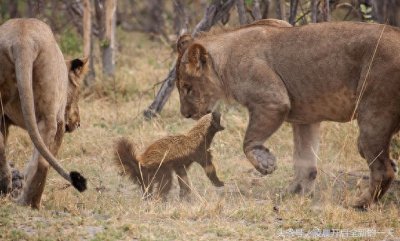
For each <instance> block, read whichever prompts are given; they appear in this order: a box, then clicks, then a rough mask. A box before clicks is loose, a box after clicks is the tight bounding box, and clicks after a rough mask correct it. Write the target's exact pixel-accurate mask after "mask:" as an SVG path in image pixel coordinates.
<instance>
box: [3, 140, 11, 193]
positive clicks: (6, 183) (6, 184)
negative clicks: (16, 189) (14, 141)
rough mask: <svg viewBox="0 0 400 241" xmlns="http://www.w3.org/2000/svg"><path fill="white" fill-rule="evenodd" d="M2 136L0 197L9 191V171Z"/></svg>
mask: <svg viewBox="0 0 400 241" xmlns="http://www.w3.org/2000/svg"><path fill="white" fill-rule="evenodd" d="M4 139H5V138H4V136H3V134H0V195H4V194H7V193H9V192H10V191H11V188H12V181H11V169H10V166H9V165H8V162H7V159H6V152H5V141H4Z"/></svg>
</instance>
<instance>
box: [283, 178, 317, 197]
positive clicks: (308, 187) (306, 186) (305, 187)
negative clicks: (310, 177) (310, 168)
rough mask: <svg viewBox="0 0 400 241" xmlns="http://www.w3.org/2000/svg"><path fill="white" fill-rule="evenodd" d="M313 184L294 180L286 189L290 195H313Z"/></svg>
mask: <svg viewBox="0 0 400 241" xmlns="http://www.w3.org/2000/svg"><path fill="white" fill-rule="evenodd" d="M314 183H315V182H313V181H307V182H304V181H299V180H294V181H293V182H292V183H291V184H290V185H289V187H288V190H287V191H288V192H289V193H291V194H300V195H305V196H306V195H311V196H312V195H313V194H314V189H315V188H314V187H315V184H314Z"/></svg>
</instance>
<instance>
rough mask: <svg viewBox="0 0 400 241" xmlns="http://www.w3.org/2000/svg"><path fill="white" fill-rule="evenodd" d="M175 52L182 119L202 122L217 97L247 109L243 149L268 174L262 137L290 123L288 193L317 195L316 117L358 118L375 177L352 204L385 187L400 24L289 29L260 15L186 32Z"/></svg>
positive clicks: (362, 203) (399, 74)
mask: <svg viewBox="0 0 400 241" xmlns="http://www.w3.org/2000/svg"><path fill="white" fill-rule="evenodd" d="M271 23H273V24H271ZM177 49H178V51H179V55H178V60H177V68H176V75H177V82H176V85H177V88H178V90H179V96H180V103H181V113H182V115H183V116H185V117H187V118H194V119H198V118H200V117H201V116H203V115H204V114H206V113H207V112H208V111H210V110H212V109H213V108H214V106H215V104H216V103H217V102H218V100H220V99H233V100H235V101H237V102H238V103H240V104H242V105H243V106H245V107H246V108H247V109H248V111H249V116H250V118H249V124H248V128H247V131H246V134H245V138H244V143H243V150H244V152H245V154H246V157H247V159H248V160H249V161H250V162H251V163H252V164H253V165H254V167H255V168H256V169H257V170H258V171H259V172H261V173H262V174H270V173H272V172H273V171H274V170H275V169H276V159H275V157H274V155H273V154H272V153H271V152H270V151H269V150H268V149H267V148H266V147H265V146H264V142H265V141H266V140H267V139H268V138H269V137H270V136H271V135H272V134H273V133H274V132H275V131H276V130H277V129H278V128H279V127H280V126H281V124H282V123H283V122H284V121H287V122H290V123H291V124H292V126H293V132H294V153H293V157H294V169H295V178H294V180H293V184H292V185H291V186H290V191H292V192H294V193H309V192H312V190H313V185H314V183H315V179H316V177H317V165H316V160H317V157H316V154H317V153H318V148H319V140H318V139H319V123H320V122H321V121H336V122H347V121H350V120H352V119H357V122H358V125H359V129H360V136H359V141H358V148H359V152H360V154H361V156H362V157H363V158H365V159H366V160H367V162H368V166H369V168H370V171H371V178H370V180H371V182H370V187H369V189H367V190H365V191H364V192H363V194H362V196H361V197H360V198H359V199H358V200H357V201H356V202H355V206H356V207H368V206H369V205H370V204H371V203H372V202H373V201H376V200H377V199H379V198H380V197H382V195H383V194H384V193H385V192H386V191H387V189H388V188H389V186H390V184H391V182H392V181H393V179H394V177H395V171H396V165H395V163H394V162H393V161H392V160H390V159H389V143H390V140H391V137H392V135H393V134H394V133H395V132H397V131H398V129H399V126H400V95H399V93H400V58H399V56H400V30H399V29H398V28H396V27H392V26H385V25H379V24H366V23H354V22H330V23H319V24H310V25H305V26H300V27H289V25H288V24H287V23H284V22H280V21H271V22H268V21H263V22H259V23H257V24H251V25H248V26H245V27H240V28H237V29H233V30H228V31H220V32H217V33H211V34H207V33H205V34H202V35H200V37H198V38H192V37H191V36H188V35H185V36H182V37H181V38H180V39H179V40H178V42H177Z"/></svg>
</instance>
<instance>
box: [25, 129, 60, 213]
mask: <svg viewBox="0 0 400 241" xmlns="http://www.w3.org/2000/svg"><path fill="white" fill-rule="evenodd" d="M38 128H39V132H40V135H41V136H42V138H43V141H44V142H45V144H46V145H47V146H48V147H49V148H50V151H52V152H56V151H57V150H58V147H59V145H60V144H61V142H60V143H55V142H54V141H55V136H56V134H57V122H56V121H40V122H39V123H38ZM48 169H49V163H48V162H47V161H46V160H45V159H44V158H43V157H42V156H41V155H40V154H39V152H38V151H37V150H36V149H35V151H34V153H33V156H32V159H31V161H30V162H29V164H28V166H27V168H26V173H25V181H26V182H25V186H24V189H23V192H22V194H21V196H20V197H19V199H18V203H20V204H22V205H30V206H31V207H32V208H39V207H40V201H41V197H42V193H43V190H44V186H45V184H46V177H47V171H48Z"/></svg>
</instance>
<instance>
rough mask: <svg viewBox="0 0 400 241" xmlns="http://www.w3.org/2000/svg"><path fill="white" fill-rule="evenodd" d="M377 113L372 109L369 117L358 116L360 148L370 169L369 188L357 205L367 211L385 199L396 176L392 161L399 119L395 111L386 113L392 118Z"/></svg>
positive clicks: (365, 115) (360, 114)
mask: <svg viewBox="0 0 400 241" xmlns="http://www.w3.org/2000/svg"><path fill="white" fill-rule="evenodd" d="M372 113H374V114H373V115H374V116H372ZM375 113H376V112H374V111H373V110H371V109H370V111H369V112H367V113H366V114H365V113H363V112H361V111H360V113H359V117H358V124H359V129H360V135H359V138H358V148H359V152H360V154H361V156H362V157H363V158H364V159H366V160H367V163H368V166H369V169H370V183H369V188H368V189H366V190H364V191H363V193H362V194H361V196H360V197H359V199H358V200H357V201H356V203H355V205H354V206H355V207H358V208H367V207H368V206H369V205H370V204H371V203H372V202H373V201H377V200H378V199H379V198H381V197H382V196H383V195H384V194H385V192H386V191H387V190H388V189H389V187H390V185H391V183H392V181H393V180H394V177H395V169H394V167H393V161H392V160H390V158H389V143H390V140H391V137H392V134H393V133H394V132H395V129H396V128H397V126H398V121H399V118H398V117H397V116H392V115H391V112H386V113H389V114H388V115H385V114H384V113H385V111H383V112H378V113H382V114H381V115H379V114H378V115H377V114H375Z"/></svg>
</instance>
